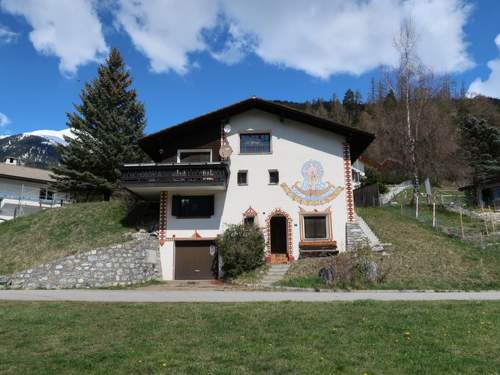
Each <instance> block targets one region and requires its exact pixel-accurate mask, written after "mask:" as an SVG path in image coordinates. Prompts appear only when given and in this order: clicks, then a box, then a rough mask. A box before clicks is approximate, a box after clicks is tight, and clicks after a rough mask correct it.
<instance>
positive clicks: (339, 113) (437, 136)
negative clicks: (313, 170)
mask: <svg viewBox="0 0 500 375" xmlns="http://www.w3.org/2000/svg"><path fill="white" fill-rule="evenodd" d="M421 85H422V86H421V87H419V88H418V89H416V90H415V96H414V99H413V102H412V103H411V105H412V107H411V108H410V109H411V114H412V116H414V119H415V128H414V129H412V134H414V137H415V155H416V164H417V168H418V173H419V177H420V179H421V180H422V179H424V178H425V177H429V178H431V179H432V180H433V181H434V182H436V183H453V184H456V185H460V184H463V183H465V182H468V181H470V180H472V179H473V177H474V176H473V175H474V171H473V168H472V167H471V158H473V157H474V156H473V155H471V153H470V152H469V151H468V149H467V143H471V142H470V139H468V140H466V139H464V136H466V134H465V132H464V130H463V129H462V128H461V125H460V121H461V119H463V118H464V117H466V116H467V115H469V116H473V117H474V118H476V119H478V120H484V123H485V124H487V126H489V127H491V128H493V129H496V130H497V131H500V100H498V99H493V98H486V97H475V98H467V97H466V96H465V95H464V91H463V90H461V92H455V90H454V89H453V86H454V85H453V84H452V82H450V81H449V80H447V79H434V78H433V79H432V81H431V80H429V81H427V82H423V83H421ZM401 94H402V93H398V92H397V90H396V91H394V90H393V89H392V88H390V85H389V84H386V83H385V82H383V81H379V82H375V81H373V82H372V88H371V90H370V94H369V97H368V98H366V99H365V100H363V98H362V96H361V94H360V93H359V92H354V91H352V90H348V91H347V92H346V93H345V95H344V98H343V99H342V100H340V99H339V98H338V97H335V96H333V97H332V99H331V100H323V99H317V100H311V101H308V102H305V103H294V102H281V103H283V104H286V105H289V106H292V107H295V108H298V109H301V110H305V111H307V112H310V113H313V114H315V115H319V116H323V117H327V118H329V119H331V120H334V121H337V122H340V123H343V124H347V125H350V126H353V127H357V128H360V129H364V130H368V131H370V132H373V133H375V135H376V136H377V138H376V140H375V142H374V143H373V144H372V145H371V146H370V147H369V148H368V150H367V151H366V152H365V154H364V160H365V161H366V162H367V163H368V164H369V165H371V166H373V167H375V168H377V169H378V170H380V171H381V173H382V175H383V178H384V180H386V181H387V182H397V181H400V180H402V179H405V178H412V177H413V176H412V168H411V160H410V155H409V152H408V151H409V150H408V149H409V145H408V142H407V138H408V135H407V130H408V129H407V126H406V123H405V121H406V115H407V113H406V110H405V103H404V100H403V98H402V95H401ZM469 133H470V132H469ZM468 137H470V136H468ZM475 141H476V140H473V142H475ZM477 143H480V142H479V141H478V142H477ZM484 148H487V147H486V146H484ZM499 152H500V146H499ZM490 156H491V158H492V159H494V156H492V155H490ZM486 157H488V156H486Z"/></svg>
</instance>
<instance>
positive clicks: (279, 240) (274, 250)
mask: <svg viewBox="0 0 500 375" xmlns="http://www.w3.org/2000/svg"><path fill="white" fill-rule="evenodd" d="M269 226H270V228H269V231H270V233H271V241H270V242H271V255H275V254H287V252H288V251H287V250H288V243H287V242H288V239H287V237H288V235H287V219H286V217H285V216H281V215H279V216H278V215H277V216H273V217H272V218H271V220H270V222H269Z"/></svg>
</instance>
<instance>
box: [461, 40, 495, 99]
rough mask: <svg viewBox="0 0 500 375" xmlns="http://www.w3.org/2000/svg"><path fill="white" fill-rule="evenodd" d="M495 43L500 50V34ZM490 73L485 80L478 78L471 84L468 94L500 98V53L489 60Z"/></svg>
mask: <svg viewBox="0 0 500 375" xmlns="http://www.w3.org/2000/svg"><path fill="white" fill-rule="evenodd" d="M495 44H496V45H497V47H498V49H499V51H500V34H498V35H497V37H496V38H495ZM488 68H489V69H490V71H491V72H490V75H489V77H488V78H487V79H485V80H484V81H483V80H482V79H481V78H476V79H475V80H474V81H473V82H472V83H471V85H470V86H469V90H468V95H469V96H476V95H484V96H490V97H494V98H500V53H499V57H498V58H496V59H494V60H490V61H488Z"/></svg>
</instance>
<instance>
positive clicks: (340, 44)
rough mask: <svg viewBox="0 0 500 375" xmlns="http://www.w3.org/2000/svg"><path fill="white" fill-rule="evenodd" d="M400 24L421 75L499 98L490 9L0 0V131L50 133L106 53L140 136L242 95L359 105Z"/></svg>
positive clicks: (380, 2) (485, 1) (439, 1)
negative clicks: (134, 107)
mask: <svg viewBox="0 0 500 375" xmlns="http://www.w3.org/2000/svg"><path fill="white" fill-rule="evenodd" d="M285 4H286V6H285ZM408 17H411V18H412V19H413V20H414V23H415V26H416V29H417V33H418V37H419V39H418V43H419V47H418V50H419V55H420V57H421V59H422V60H423V62H424V63H426V65H428V66H430V67H431V68H432V69H433V70H434V71H435V72H437V73H438V74H449V75H451V77H452V78H453V79H455V80H456V82H457V85H458V87H460V86H461V85H462V83H463V84H464V85H465V86H466V88H468V89H469V90H470V91H471V92H473V93H480V94H484V95H489V96H495V97H500V1H496V0H481V1H479V0H478V1H469V2H467V1H461V0H415V1H403V0H377V1H369V0H364V1H353V2H344V1H340V0H339V1H336V0H318V1H302V0H295V1H293V0H290V1H284V0H268V1H264V0H259V1H252V2H249V1H240V0H232V1H229V0H206V1H203V2H200V1H192V0H185V1H182V2H181V1H177V2H175V1H167V0H148V1H138V0H106V1H104V2H103V1H101V2H98V1H94V0H71V1H70V0H0V134H16V133H20V132H26V131H32V130H36V129H55V130H60V129H64V128H65V127H66V114H65V113H66V112H68V111H72V108H73V103H77V102H78V101H79V97H78V96H79V93H80V91H81V88H82V86H83V83H84V82H85V81H87V80H91V79H92V78H93V77H94V76H95V72H96V67H97V64H98V62H99V61H102V59H103V57H104V56H105V55H106V53H107V51H109V49H110V48H111V47H118V48H119V49H120V51H121V52H122V54H123V56H124V58H125V61H126V63H127V65H128V67H129V69H130V71H131V73H132V75H133V78H134V87H135V88H136V89H137V91H138V94H139V98H140V99H141V100H142V101H143V102H144V103H145V106H146V114H147V120H148V127H147V132H148V133H149V132H153V131H156V130H158V129H161V128H164V127H167V126H170V125H172V124H175V123H177V122H180V121H183V120H186V119H189V118H191V117H194V116H197V115H200V114H203V113H205V112H207V111H210V110H213V109H216V108H218V107H220V106H224V105H227V104H230V103H232V102H235V101H238V100H241V99H244V98H246V97H249V96H252V95H256V96H259V97H263V98H267V99H281V100H292V101H304V100H309V99H314V98H330V97H331V96H332V94H334V93H335V94H336V95H337V96H339V97H340V98H342V96H343V94H344V92H345V91H346V90H347V89H348V88H352V89H356V90H360V91H361V92H362V94H363V96H364V97H366V93H367V89H368V86H369V82H370V78H371V77H376V76H377V75H378V74H379V71H380V67H381V66H382V65H387V66H394V65H395V63H396V61H397V54H396V52H395V51H394V48H393V43H392V41H393V38H394V35H395V34H396V33H397V29H398V27H399V24H400V22H401V20H403V19H405V18H408Z"/></svg>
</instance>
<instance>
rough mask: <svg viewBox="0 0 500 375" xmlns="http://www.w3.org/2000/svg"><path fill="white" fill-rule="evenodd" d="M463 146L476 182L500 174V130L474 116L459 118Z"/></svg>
mask: <svg viewBox="0 0 500 375" xmlns="http://www.w3.org/2000/svg"><path fill="white" fill-rule="evenodd" d="M458 125H459V128H460V131H461V135H462V146H463V148H464V151H465V156H466V158H467V162H468V163H469V165H470V167H471V168H472V169H473V173H474V176H473V178H474V179H475V180H477V179H481V178H484V177H488V176H493V175H499V174H500V130H499V129H497V128H495V127H493V126H491V125H489V124H488V122H487V121H486V120H484V119H479V118H477V117H474V116H472V115H462V116H461V117H460V118H459V123H458Z"/></svg>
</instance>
